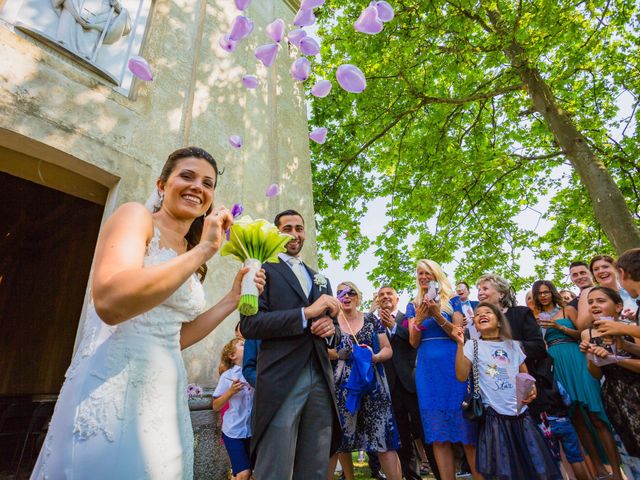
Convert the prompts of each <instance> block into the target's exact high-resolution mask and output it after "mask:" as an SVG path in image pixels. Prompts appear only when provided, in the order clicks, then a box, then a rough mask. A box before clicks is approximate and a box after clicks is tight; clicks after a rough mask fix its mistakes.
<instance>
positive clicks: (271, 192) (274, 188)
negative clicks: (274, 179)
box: [265, 183, 280, 198]
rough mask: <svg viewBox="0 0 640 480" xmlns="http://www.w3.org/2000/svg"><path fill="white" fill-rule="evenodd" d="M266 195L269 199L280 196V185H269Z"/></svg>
mask: <svg viewBox="0 0 640 480" xmlns="http://www.w3.org/2000/svg"><path fill="white" fill-rule="evenodd" d="M265 195H266V196H267V197H269V198H271V197H275V196H277V195H280V185H278V184H277V183H273V184H271V185H269V188H267V192H266V193H265Z"/></svg>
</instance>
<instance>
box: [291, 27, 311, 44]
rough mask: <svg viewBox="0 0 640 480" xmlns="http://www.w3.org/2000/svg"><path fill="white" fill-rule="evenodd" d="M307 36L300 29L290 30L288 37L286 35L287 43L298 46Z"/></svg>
mask: <svg viewBox="0 0 640 480" xmlns="http://www.w3.org/2000/svg"><path fill="white" fill-rule="evenodd" d="M306 36H307V32H305V31H304V30H303V29H301V28H296V29H295V30H291V31H290V32H289V35H287V39H288V40H289V43H293V44H294V45H295V46H297V47H299V46H300V41H301V40H302V39H303V38H305V37H306Z"/></svg>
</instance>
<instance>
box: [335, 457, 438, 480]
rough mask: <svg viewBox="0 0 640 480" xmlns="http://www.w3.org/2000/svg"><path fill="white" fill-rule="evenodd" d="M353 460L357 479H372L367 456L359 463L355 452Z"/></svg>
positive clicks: (429, 476) (430, 476) (336, 476)
mask: <svg viewBox="0 0 640 480" xmlns="http://www.w3.org/2000/svg"><path fill="white" fill-rule="evenodd" d="M352 458H353V467H354V470H355V478H356V480H369V479H370V478H371V476H370V473H371V472H370V471H369V465H367V460H366V456H365V460H364V461H363V462H359V461H358V453H357V452H354V453H353V455H352ZM334 478H336V479H337V478H338V475H334ZM422 478H424V479H425V480H426V479H432V478H435V477H433V476H432V475H428V476H424V477H422Z"/></svg>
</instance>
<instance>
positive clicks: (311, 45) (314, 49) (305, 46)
mask: <svg viewBox="0 0 640 480" xmlns="http://www.w3.org/2000/svg"><path fill="white" fill-rule="evenodd" d="M299 46H300V51H301V52H302V53H303V54H304V55H317V54H318V53H320V45H318V42H316V41H315V40H314V39H313V38H312V37H304V38H303V39H302V40H300V45H299Z"/></svg>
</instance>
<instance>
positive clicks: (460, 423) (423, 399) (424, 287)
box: [405, 260, 482, 480]
mask: <svg viewBox="0 0 640 480" xmlns="http://www.w3.org/2000/svg"><path fill="white" fill-rule="evenodd" d="M416 276H417V287H418V288H417V294H416V297H415V299H414V300H413V302H411V303H409V305H407V311H406V313H405V316H406V317H407V318H408V319H409V342H410V343H411V345H412V346H413V347H414V348H417V349H418V358H417V363H416V390H417V393H418V405H419V407H420V416H421V418H422V426H423V430H424V440H425V442H426V443H432V444H433V452H434V455H435V457H436V462H437V464H438V469H439V470H440V476H441V478H442V479H443V480H454V479H455V459H454V454H453V447H452V444H454V443H457V442H460V443H462V444H463V446H464V451H465V454H466V456H467V460H468V462H469V466H470V467H471V473H472V474H473V478H474V479H480V478H482V477H481V476H480V475H479V474H478V472H477V471H476V459H475V456H476V449H475V444H476V440H477V435H478V433H477V428H476V425H475V424H474V423H473V422H470V421H468V420H466V419H465V418H464V417H463V416H462V407H461V403H462V401H463V400H464V397H465V395H466V392H467V384H466V382H459V381H458V380H457V379H456V373H455V363H456V342H455V341H454V340H453V336H452V335H453V332H454V330H455V329H457V328H461V327H462V315H461V314H460V313H459V312H456V313H453V309H452V307H451V304H450V303H449V300H451V297H453V289H452V288H451V284H450V283H449V281H448V280H447V278H446V276H445V274H444V272H443V271H442V269H441V268H440V265H438V264H437V263H436V262H434V261H432V260H419V261H418V264H417V266H416Z"/></svg>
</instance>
